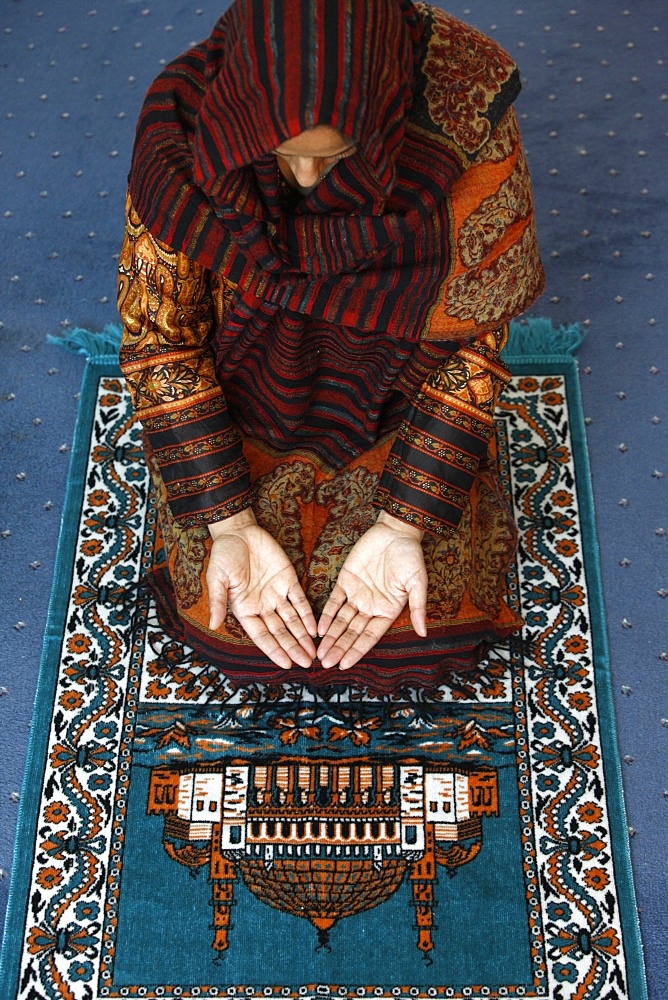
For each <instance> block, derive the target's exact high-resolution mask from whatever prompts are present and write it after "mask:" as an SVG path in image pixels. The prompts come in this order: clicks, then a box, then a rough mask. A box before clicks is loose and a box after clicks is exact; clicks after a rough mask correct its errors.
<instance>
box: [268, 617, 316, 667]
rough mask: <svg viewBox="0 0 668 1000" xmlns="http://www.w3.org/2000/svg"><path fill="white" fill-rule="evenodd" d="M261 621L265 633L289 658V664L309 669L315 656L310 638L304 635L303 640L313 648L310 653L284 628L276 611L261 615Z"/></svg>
mask: <svg viewBox="0 0 668 1000" xmlns="http://www.w3.org/2000/svg"><path fill="white" fill-rule="evenodd" d="M263 619H264V625H265V626H266V628H267V631H268V632H269V633H270V634H271V636H272V637H273V638H274V639H275V640H276V642H277V643H278V645H279V646H280V647H281V649H282V650H284V652H285V653H286V654H287V656H289V657H290V663H291V664H292V663H297V664H298V665H299V666H300V667H306V668H308V667H310V666H311V664H312V663H313V658H314V656H315V645H314V644H313V641H312V640H311V639H310V637H309V636H307V635H306V633H304V636H305V638H306V639H308V641H309V642H310V643H311V645H312V647H313V650H312V652H311V651H309V650H306V649H305V648H304V647H303V646H302V645H301V643H300V642H299V641H298V639H297V638H296V637H295V636H294V635H293V634H292V632H290V631H289V630H288V629H287V628H286V627H285V623H284V621H283V619H282V618H281V616H280V615H279V614H278V613H277V612H276V611H272V612H271V613H270V614H265V615H263Z"/></svg>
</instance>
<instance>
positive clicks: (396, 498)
mask: <svg viewBox="0 0 668 1000" xmlns="http://www.w3.org/2000/svg"><path fill="white" fill-rule="evenodd" d="M507 336H508V328H507V326H503V327H501V328H500V329H498V330H495V331H493V332H490V333H487V334H484V335H483V336H480V337H477V338H475V339H474V340H472V341H470V342H468V343H467V344H465V345H464V346H462V347H461V348H460V349H459V350H458V351H456V352H455V353H453V354H452V355H451V356H450V357H449V358H448V360H447V361H446V362H444V363H443V364H442V365H441V366H440V367H439V368H437V369H436V370H434V371H433V372H432V373H431V374H430V375H429V376H428V377H427V379H426V380H425V381H424V383H423V384H422V386H421V387H420V389H419V391H418V392H417V393H416V394H415V395H414V397H413V399H412V400H411V403H410V405H409V408H408V411H407V413H406V416H405V418H404V420H403V422H402V424H401V426H400V428H399V432H398V434H397V437H396V440H395V442H394V444H393V446H392V450H391V452H390V454H389V456H388V459H387V462H386V464H385V469H384V471H383V475H382V477H381V480H380V483H379V486H378V490H377V493H376V497H375V499H374V503H375V505H376V506H377V507H380V508H381V509H382V510H385V511H387V513H388V514H392V515H393V516H394V517H397V518H399V519H400V520H403V521H406V522H408V523H410V524H414V525H416V526H417V527H419V528H421V529H422V530H423V531H427V532H431V533H434V534H438V535H446V534H448V533H449V532H450V531H452V529H453V528H456V527H457V525H458V523H459V520H460V518H461V516H462V512H463V511H464V508H465V506H466V504H467V502H468V497H469V493H470V490H471V487H472V485H473V483H474V480H475V477H476V474H477V471H478V466H479V464H480V460H481V459H482V457H483V456H484V454H485V452H486V450H487V444H488V441H489V438H490V436H491V434H492V432H493V427H494V408H495V406H496V401H497V399H498V396H499V393H500V392H501V390H502V388H503V387H504V386H505V385H506V384H507V382H508V381H509V378H510V375H509V372H508V369H507V368H506V366H505V365H504V364H503V362H502V361H501V360H500V358H499V354H500V352H501V350H502V348H503V346H504V344H505V342H506V340H507Z"/></svg>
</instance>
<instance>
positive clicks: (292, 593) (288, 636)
mask: <svg viewBox="0 0 668 1000" xmlns="http://www.w3.org/2000/svg"><path fill="white" fill-rule="evenodd" d="M209 533H210V535H211V537H212V539H213V545H212V547H211V555H210V556H209V566H208V569H207V572H206V582H207V587H208V589H209V612H210V615H211V618H210V621H209V628H210V629H211V630H212V631H215V630H216V629H218V628H220V626H221V625H222V624H223V622H224V621H225V615H226V614H227V610H228V608H229V610H230V611H231V612H232V614H233V615H234V616H235V618H236V619H237V621H238V622H239V623H240V624H241V625H242V626H243V627H244V629H245V630H246V632H247V633H248V635H249V637H250V638H251V639H252V641H253V642H254V643H255V645H256V646H257V647H258V648H259V649H261V650H262V652H263V653H265V654H266V656H268V657H269V659H270V660H272V661H273V662H274V663H275V664H276V665H277V666H279V667H283V668H285V669H286V670H287V669H288V668H289V667H291V666H292V665H293V664H295V663H296V664H298V665H299V666H300V667H310V666H311V664H312V662H313V659H314V657H315V654H316V650H315V644H314V642H313V639H312V636H315V635H316V634H317V629H316V622H315V618H314V616H313V612H312V611H311V606H310V604H309V603H308V600H307V599H306V595H305V594H304V591H303V590H302V588H301V586H300V585H299V580H298V579H297V574H296V573H295V570H294V567H293V565H292V563H291V562H290V560H289V559H288V557H287V555H286V554H285V552H284V551H283V549H282V548H281V546H280V545H279V544H278V542H276V541H275V540H274V539H273V538H272V536H271V535H270V534H269V532H268V531H265V530H264V528H261V527H260V525H259V524H258V523H257V521H256V520H255V515H254V514H253V512H252V511H251V510H244V511H241V513H239V514H234V515H233V516H232V517H229V518H227V519H225V520H224V521H217V522H215V523H214V524H210V525H209Z"/></svg>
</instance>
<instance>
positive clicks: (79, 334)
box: [46, 323, 122, 358]
mask: <svg viewBox="0 0 668 1000" xmlns="http://www.w3.org/2000/svg"><path fill="white" fill-rule="evenodd" d="M121 330H122V327H120V326H118V325H117V324H113V323H109V324H107V326H105V328H104V330H101V331H100V332H99V333H94V332H93V331H92V330H84V329H83V328H82V327H80V326H77V327H74V329H72V330H68V331H67V332H66V333H64V334H62V335H61V336H58V337H56V336H53V335H52V334H48V336H47V338H46V339H47V340H48V342H49V343H50V344H58V345H59V346H60V347H64V348H65V350H67V351H71V352H72V353H73V354H85V355H86V357H87V358H102V357H110V356H111V357H116V358H117V357H118V352H119V349H120V346H121Z"/></svg>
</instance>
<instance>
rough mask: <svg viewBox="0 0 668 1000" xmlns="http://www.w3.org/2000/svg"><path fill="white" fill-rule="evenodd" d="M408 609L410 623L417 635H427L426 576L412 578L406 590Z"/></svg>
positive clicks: (420, 575)
mask: <svg viewBox="0 0 668 1000" xmlns="http://www.w3.org/2000/svg"><path fill="white" fill-rule="evenodd" d="M408 609H409V611H410V614H411V623H412V625H413V628H414V629H415V631H416V632H417V634H418V635H421V636H423V637H424V636H426V634H427V574H426V573H424V574H423V573H420V574H418V575H417V576H416V577H414V579H413V581H412V584H411V586H410V588H409V590H408Z"/></svg>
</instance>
